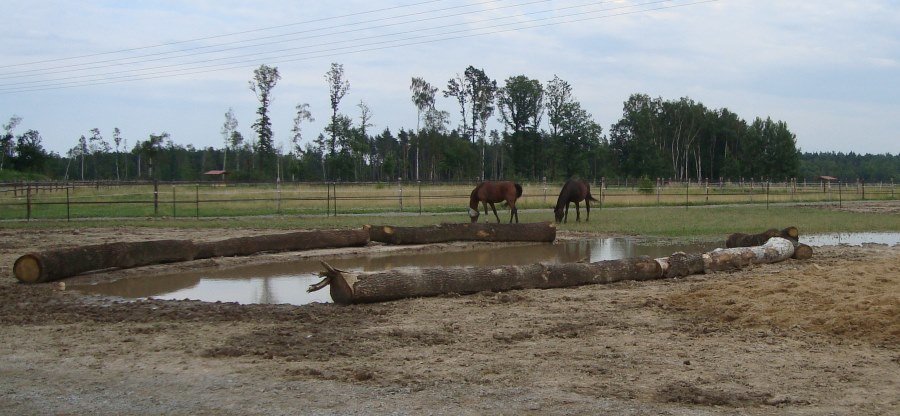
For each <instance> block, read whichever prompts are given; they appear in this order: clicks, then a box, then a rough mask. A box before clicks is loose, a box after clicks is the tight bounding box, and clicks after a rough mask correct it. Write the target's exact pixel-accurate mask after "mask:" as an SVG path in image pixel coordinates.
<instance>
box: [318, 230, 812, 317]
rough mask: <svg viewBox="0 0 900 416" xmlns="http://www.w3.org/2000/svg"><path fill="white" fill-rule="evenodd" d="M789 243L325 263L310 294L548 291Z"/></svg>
mask: <svg viewBox="0 0 900 416" xmlns="http://www.w3.org/2000/svg"><path fill="white" fill-rule="evenodd" d="M793 250H794V246H793V244H792V243H791V242H790V241H788V240H785V239H782V238H772V239H770V240H769V241H768V242H767V243H766V244H765V245H764V246H762V247H745V248H733V249H720V250H716V251H713V252H710V253H704V254H701V255H689V254H685V253H675V254H673V255H672V256H669V257H667V258H663V259H651V258H649V257H646V256H644V257H638V258H630V259H621V260H605V261H599V262H596V263H562V264H546V263H535V264H529V265H521V266H499V267H454V268H403V269H395V270H386V271H379V272H349V271H344V270H339V269H335V268H334V267H331V266H330V265H328V264H327V263H325V262H322V265H323V266H324V267H325V271H323V272H320V273H319V275H320V276H322V277H323V280H322V281H321V282H319V283H316V284H314V285H311V286H310V287H309V289H308V291H310V292H312V291H316V290H320V289H323V288H325V287H326V286H328V287H329V290H330V292H331V298H332V300H334V302H336V303H340V304H352V303H370V302H384V301H390V300H397V299H403V298H410V297H424V296H436V295H440V294H443V293H458V294H469V293H476V292H481V291H492V292H503V291H508V290H514V289H548V288H558V287H571V286H579V285H587V284H598V283H612V282H618V281H623V280H652V279H661V278H667V277H668V278H672V277H681V276H686V275H689V274H695V273H706V272H709V271H715V270H727V269H731V268H740V267H744V266H747V265H749V264H755V263H772V262H776V261H782V260H784V259H787V258H788V257H790V256H791V254H792V253H793Z"/></svg>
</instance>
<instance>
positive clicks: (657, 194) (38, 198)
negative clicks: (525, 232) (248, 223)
mask: <svg viewBox="0 0 900 416" xmlns="http://www.w3.org/2000/svg"><path fill="white" fill-rule="evenodd" d="M523 188H524V192H523V195H522V197H521V198H520V199H519V201H518V203H517V205H518V207H519V209H520V210H536V209H537V210H542V209H548V208H550V207H552V206H553V205H555V203H556V196H557V193H558V189H559V184H542V183H523ZM471 189H472V185H470V184H423V185H419V184H416V183H412V184H409V183H404V184H398V183H392V184H387V183H366V184H343V183H340V184H334V185H331V186H329V185H325V184H322V183H313V184H308V183H299V184H298V183H291V184H283V185H279V186H275V185H272V184H229V185H228V186H223V185H221V184H210V183H203V184H161V185H159V186H158V187H157V188H156V189H155V190H154V187H153V185H152V184H140V185H103V184H101V185H97V186H77V187H75V186H72V187H47V186H45V187H40V188H26V187H23V186H21V185H19V186H16V187H12V186H9V185H7V186H5V187H3V188H0V220H28V219H88V218H91V219H101V218H168V217H178V218H185V217H194V218H213V217H244V216H260V215H322V216H325V215H329V214H333V213H335V212H337V213H338V214H386V213H390V214H394V213H452V212H460V211H464V210H465V208H466V207H467V206H468V202H469V193H470V192H471ZM592 194H593V195H594V197H595V198H597V199H600V200H602V202H601V203H596V202H595V203H594V204H593V206H594V209H595V210H597V209H599V208H600V207H601V206H602V207H603V208H613V207H667V206H669V207H685V206H705V205H723V204H729V205H734V204H767V205H768V204H777V203H800V202H815V203H828V204H834V205H842V204H843V203H845V202H851V201H859V200H894V199H895V198H897V196H896V195H895V189H894V186H893V185H892V184H876V185H867V186H865V187H863V186H861V185H858V184H853V185H852V186H848V185H847V184H844V185H843V186H834V187H832V188H828V189H825V190H823V189H822V187H820V186H818V185H810V186H790V185H788V184H781V185H778V186H768V187H767V186H765V185H760V184H758V183H757V184H756V185H755V186H754V185H748V184H728V185H723V186H716V185H710V186H704V185H699V184H691V185H689V186H686V185H684V184H674V185H667V186H661V187H657V188H654V189H647V190H645V191H644V192H641V190H640V189H636V188H635V187H634V186H631V187H629V186H625V185H623V184H619V185H618V186H608V187H606V188H604V189H600V187H599V186H595V187H594V188H593V189H592Z"/></svg>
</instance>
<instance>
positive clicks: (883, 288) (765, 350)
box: [0, 229, 900, 415]
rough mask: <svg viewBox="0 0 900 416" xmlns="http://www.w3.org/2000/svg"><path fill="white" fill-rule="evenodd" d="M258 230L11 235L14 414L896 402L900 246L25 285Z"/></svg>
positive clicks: (677, 409) (1, 293)
mask: <svg viewBox="0 0 900 416" xmlns="http://www.w3.org/2000/svg"><path fill="white" fill-rule="evenodd" d="M262 233H265V231H262V230H176V229H84V230H79V231H75V232H72V231H66V232H57V231H21V230H2V229H0V409H4V410H3V411H2V413H4V414H20V415H24V414H117V415H118V414H191V415H200V414H215V415H250V414H265V415H278V414H387V413H389V414H452V415H459V414H472V415H481V414H515V415H522V414H620V415H630V414H664V415H696V414H701V415H702V414H785V413H789V414H801V415H803V414H815V415H820V414H870V415H882V414H900V394H898V392H900V246H897V247H887V246H883V245H882V246H879V245H871V246H864V247H823V248H819V249H817V250H816V254H815V256H814V258H813V259H811V260H807V261H795V260H788V261H786V262H782V263H778V264H772V265H763V266H757V267H753V268H751V269H748V270H744V271H739V272H728V273H724V272H720V273H715V274H709V275H699V276H692V277H689V278H685V279H675V280H660V281H650V282H625V283H618V284H611V285H595V286H583V287H577V288H569V289H551V290H521V291H514V292H508V293H479V294H475V295H469V296H453V295H448V296H443V297H436V298H424V299H410V300H403V301H396V302H389V303H383V304H372V305H360V306H338V305H333V304H312V305H307V306H290V305H243V306H242V305H237V304H230V303H203V302H195V301H159V300H141V301H135V302H125V301H121V300H114V299H106V298H102V297H96V296H85V295H81V294H79V293H77V292H73V291H71V290H65V284H64V283H60V282H55V283H48V284H39V285H24V284H20V283H18V282H17V281H16V280H15V278H13V277H12V264H13V262H14V260H15V259H16V258H17V257H18V256H20V255H22V254H24V253H26V252H28V251H34V250H41V249H47V248H54V247H67V246H72V245H76V244H93V243H101V242H110V241H137V240H145V239H160V238H190V239H193V240H195V241H204V240H215V239H220V238H225V237H234V236H240V235H255V234H262ZM583 236H584V234H579V237H583ZM573 237H574V234H568V235H567V234H566V233H564V232H561V233H560V238H573ZM445 248H446V247H441V246H438V247H418V248H416V249H420V250H441V249H445ZM389 249H391V248H389V247H385V246H370V247H367V248H356V249H342V250H337V251H338V252H346V253H348V254H353V253H359V252H363V251H367V250H389ZM408 249H410V248H404V250H408ZM334 252H335V251H316V252H309V253H305V254H303V255H306V256H316V255H322V254H325V253H327V254H333V253H334ZM297 255H298V254H297V253H281V254H263V255H257V256H250V257H244V258H225V259H212V260H202V261H197V262H189V263H180V264H171V265H160V266H151V267H144V268H138V269H131V270H120V271H110V272H103V273H96V274H93V275H89V276H85V277H78V278H77V279H82V280H85V279H87V280H91V279H93V280H108V279H119V278H135V277H142V276H147V275H153V274H155V273H160V272H163V271H172V270H173V269H179V268H193V267H197V266H198V265H202V266H207V267H209V266H212V267H223V268H226V267H230V266H235V265H238V264H253V263H254V262H256V263H262V262H271V261H279V260H284V259H285V258H286V257H285V256H297ZM448 255H450V254H448Z"/></svg>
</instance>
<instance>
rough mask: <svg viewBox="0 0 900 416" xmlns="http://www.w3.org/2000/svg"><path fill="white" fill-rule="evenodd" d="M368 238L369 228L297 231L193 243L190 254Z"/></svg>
mask: <svg viewBox="0 0 900 416" xmlns="http://www.w3.org/2000/svg"><path fill="white" fill-rule="evenodd" d="M368 242H369V232H368V231H367V230H366V229H359V230H315V231H297V232H292V233H284V234H268V235H259V236H252V237H236V238H229V239H225V240H219V241H208V242H202V243H197V244H196V245H197V254H196V255H195V256H194V258H197V259H205V258H210V257H231V256H246V255H250V254H254V253H261V252H280V251H299V250H312V249H317V248H329V247H359V246H364V245H366V244H368Z"/></svg>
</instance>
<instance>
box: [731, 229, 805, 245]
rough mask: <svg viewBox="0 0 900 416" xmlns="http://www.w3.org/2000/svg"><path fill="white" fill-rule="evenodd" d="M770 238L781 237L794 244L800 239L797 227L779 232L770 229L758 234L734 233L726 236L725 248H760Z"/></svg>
mask: <svg viewBox="0 0 900 416" xmlns="http://www.w3.org/2000/svg"><path fill="white" fill-rule="evenodd" d="M772 237H781V238H785V239H788V240H791V241H792V242H794V243H797V240H798V239H799V238H800V232H799V230H797V227H787V228H785V229H782V230H781V231H779V230H777V229H775V228H770V229H768V230H766V231H763V232H761V233H759V234H743V233H734V234H731V235H729V236H728V239H727V240H725V247H728V248H732V247H753V246H761V245H763V244H765V243H766V241H769V239H770V238H772Z"/></svg>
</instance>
